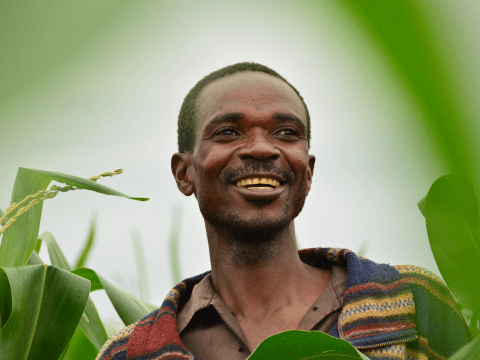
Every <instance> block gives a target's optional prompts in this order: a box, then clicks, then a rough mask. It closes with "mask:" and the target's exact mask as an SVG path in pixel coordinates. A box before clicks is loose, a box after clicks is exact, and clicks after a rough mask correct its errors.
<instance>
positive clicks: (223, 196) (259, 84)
mask: <svg viewBox="0 0 480 360" xmlns="http://www.w3.org/2000/svg"><path fill="white" fill-rule="evenodd" d="M306 126H307V124H306V111H305V108H304V106H303V104H302V102H301V100H300V99H299V97H298V96H297V94H296V93H295V92H294V91H293V89H292V88H290V86H288V85H287V84H286V83H285V82H283V81H282V80H280V79H278V78H276V77H273V76H270V75H268V74H265V73H262V72H251V71H249V72H240V73H236V74H234V75H230V76H227V77H224V78H221V79H219V80H216V81H214V82H213V83H211V84H209V85H208V86H207V87H205V88H204V89H203V91H202V92H201V93H200V96H199V97H198V100H197V133H196V142H195V150H194V153H193V156H192V165H193V168H191V169H190V171H191V177H192V178H193V181H194V192H195V195H196V197H197V200H198V203H199V206H200V210H201V212H202V214H203V216H204V218H205V220H206V221H208V222H210V223H211V224H214V225H215V224H216V225H221V226H228V227H229V228H231V229H236V230H238V231H242V232H246V233H258V234H262V233H263V234H267V233H270V232H272V231H278V230H279V229H280V228H283V227H285V226H287V225H289V224H290V222H291V221H292V220H293V219H294V218H295V217H296V216H297V215H298V214H299V213H300V211H301V210H302V208H303V205H304V201H305V197H306V196H307V194H308V192H309V190H310V185H311V182H312V175H313V167H314V163H315V157H314V156H313V155H310V156H309V154H308V144H307V135H306Z"/></svg>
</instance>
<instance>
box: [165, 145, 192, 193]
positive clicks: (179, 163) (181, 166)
mask: <svg viewBox="0 0 480 360" xmlns="http://www.w3.org/2000/svg"><path fill="white" fill-rule="evenodd" d="M171 166H172V174H173V177H174V178H175V181H176V183H177V187H178V189H179V190H180V191H181V192H182V193H183V194H184V195H185V196H190V195H192V194H193V191H194V190H195V185H194V181H193V179H192V174H191V171H192V170H191V167H192V154H191V153H190V152H186V153H175V154H173V156H172V163H171Z"/></svg>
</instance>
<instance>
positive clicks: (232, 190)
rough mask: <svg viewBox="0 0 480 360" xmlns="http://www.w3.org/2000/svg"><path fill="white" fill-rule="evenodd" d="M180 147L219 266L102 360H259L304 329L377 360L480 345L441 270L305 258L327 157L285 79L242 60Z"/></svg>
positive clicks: (197, 101) (175, 162) (201, 90)
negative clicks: (304, 221)
mask: <svg viewBox="0 0 480 360" xmlns="http://www.w3.org/2000/svg"><path fill="white" fill-rule="evenodd" d="M178 143H179V152H178V153H176V154H174V155H173V157H172V162H171V165H172V173H173V175H174V177H175V181H176V183H177V186H178V189H179V190H180V191H181V192H182V193H183V194H184V195H186V196H190V195H192V194H194V195H195V197H196V199H197V201H198V204H199V207H200V210H201V213H202V215H203V217H204V220H205V228H206V232H207V238H208V246H209V252H210V261H211V265H212V270H211V271H207V272H205V273H203V274H201V275H198V276H195V277H192V278H189V279H185V280H184V281H182V282H181V283H179V284H178V285H177V286H175V288H174V289H172V290H171V292H170V293H169V295H168V296H167V298H166V299H165V301H164V302H163V304H162V307H161V308H159V309H157V310H156V311H155V312H153V313H151V314H149V315H148V316H146V317H144V318H143V319H141V320H140V321H138V322H137V323H135V324H131V325H130V326H128V327H127V328H125V329H124V330H122V331H121V332H119V333H117V334H116V335H114V336H113V337H112V338H111V339H110V340H109V341H108V342H107V343H106V344H105V345H104V347H103V348H102V350H101V351H100V354H99V356H98V357H97V359H102V360H103V359H105V360H109V359H115V360H120V359H167V358H168V359H193V358H195V359H201V360H203V359H205V360H206V359H209V360H213V359H246V358H247V357H248V356H249V355H250V354H251V353H252V352H253V351H254V350H255V349H256V348H257V346H258V345H259V344H260V343H261V342H262V341H263V340H265V339H266V338H267V337H269V336H271V335H274V334H277V333H279V332H283V331H287V330H292V329H300V330H312V331H323V332H325V333H328V334H330V335H332V336H335V337H338V338H342V339H345V340H347V341H349V342H350V343H352V344H353V345H354V346H355V347H357V348H358V349H359V350H360V351H362V352H363V353H364V354H365V355H367V356H368V357H370V358H372V359H407V358H408V359H410V358H411V359H427V358H432V359H446V358H448V357H449V356H450V355H451V354H452V353H454V352H455V351H456V350H457V349H459V348H460V347H461V346H463V345H464V344H466V343H467V342H468V341H469V340H471V335H470V333H469V331H468V328H467V326H466V324H465V321H464V320H463V318H462V316H461V313H460V312H459V310H458V309H457V308H456V306H455V301H454V300H453V298H452V296H451V294H450V292H449V290H448V289H447V287H446V285H445V284H444V283H443V282H442V281H441V280H440V279H439V278H438V277H437V276H435V275H434V274H433V273H431V272H429V271H428V270H425V269H422V268H419V267H415V266H397V267H392V266H389V265H386V264H376V263H374V262H372V261H369V260H367V259H364V258H359V257H357V256H356V255H355V254H354V253H353V252H351V251H350V250H346V249H329V248H316V249H303V250H300V251H299V250H297V248H296V240H295V227H294V219H295V217H296V216H297V215H298V214H299V213H300V211H301V210H302V208H303V205H304V202H305V198H306V197H307V195H308V193H309V191H310V188H311V185H312V178H313V172H314V166H315V157H314V156H313V155H309V144H310V116H309V113H308V109H307V106H306V104H305V102H304V101H303V99H302V97H301V96H300V94H299V92H298V91H297V90H296V89H295V88H294V87H293V86H292V85H291V84H290V83H288V82H287V81H286V80H285V79H284V78H283V77H281V76H280V75H279V74H277V73H276V72H274V71H273V70H271V69H269V68H267V67H265V66H262V65H259V64H255V63H240V64H235V65H232V66H228V67H226V68H223V69H220V70H218V71H216V72H213V73H212V74H210V75H208V76H206V77H205V78H204V79H202V80H201V81H200V82H199V83H197V85H196V86H195V87H194V88H193V89H192V90H191V91H190V93H189V94H188V95H187V97H186V98H185V100H184V103H183V105H182V109H181V111H180V115H179V120H178Z"/></svg>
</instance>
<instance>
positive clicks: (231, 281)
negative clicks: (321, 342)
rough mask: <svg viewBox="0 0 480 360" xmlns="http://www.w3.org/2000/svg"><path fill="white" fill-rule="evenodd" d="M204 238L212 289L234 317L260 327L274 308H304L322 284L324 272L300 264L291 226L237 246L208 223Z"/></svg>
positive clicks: (226, 235)
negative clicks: (207, 249)
mask: <svg viewBox="0 0 480 360" xmlns="http://www.w3.org/2000/svg"><path fill="white" fill-rule="evenodd" d="M207 236H208V241H209V249H210V262H211V265H212V283H213V287H214V289H215V292H217V294H218V295H219V296H220V297H221V298H222V300H223V301H224V302H225V304H226V305H227V306H228V308H229V309H230V310H231V311H232V312H233V313H234V315H235V316H236V317H237V318H242V319H244V320H245V321H248V322H251V323H262V322H264V321H268V319H269V318H271V317H274V316H275V315H276V312H277V311H279V309H283V308H285V307H289V306H304V307H308V306H310V305H311V304H312V303H313V302H314V301H315V300H316V298H317V297H318V296H319V292H318V291H320V292H321V291H323V288H325V286H326V284H328V280H329V275H330V273H329V272H327V271H323V270H320V269H318V268H315V267H312V266H310V265H307V264H305V263H303V262H302V261H301V260H300V257H299V255H298V250H297V247H296V240H295V230H294V226H293V222H292V224H291V225H290V226H288V227H287V228H285V229H284V230H282V231H280V232H278V233H277V234H275V235H274V236H272V237H271V238H266V237H265V236H262V237H259V242H258V243H255V242H250V243H249V244H248V243H247V244H242V242H241V239H240V240H239V239H234V238H233V237H234V236H235V235H234V234H230V233H229V232H228V231H226V230H222V231H218V229H216V228H213V227H212V226H209V225H208V224H207ZM326 278H328V280H326ZM325 280H326V282H325ZM323 285H325V286H323ZM320 287H323V288H322V289H320ZM312 289H319V290H318V291H315V290H313V291H312Z"/></svg>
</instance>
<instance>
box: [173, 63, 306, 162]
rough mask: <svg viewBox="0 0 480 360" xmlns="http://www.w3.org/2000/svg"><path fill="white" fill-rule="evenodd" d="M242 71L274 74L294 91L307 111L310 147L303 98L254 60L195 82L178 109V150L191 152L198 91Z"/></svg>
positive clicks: (195, 122)
mask: <svg viewBox="0 0 480 360" xmlns="http://www.w3.org/2000/svg"><path fill="white" fill-rule="evenodd" d="M242 71H260V72H264V73H266V74H269V75H272V76H275V77H277V78H279V79H281V80H283V81H285V82H286V83H287V84H288V85H289V86H290V87H291V88H292V89H293V91H295V93H296V94H297V95H298V97H299V98H300V100H301V101H302V103H303V106H304V107H305V111H306V113H307V142H308V147H309V148H310V114H309V113H308V108H307V104H305V101H304V100H303V98H302V96H301V95H300V93H299V92H298V90H297V89H295V87H294V86H293V85H292V84H290V83H289V82H288V81H287V80H285V79H284V78H283V77H282V76H281V75H280V74H278V73H277V72H276V71H274V70H272V69H270V68H268V67H266V66H264V65H261V64H257V63H254V62H242V63H237V64H233V65H229V66H226V67H224V68H221V69H220V70H216V71H214V72H212V73H210V74H208V75H207V76H205V77H204V78H203V79H202V80H200V81H199V82H197V84H196V85H195V86H194V87H193V88H192V89H191V90H190V91H189V92H188V94H187V96H186V97H185V99H184V100H183V104H182V108H181V109H180V114H179V115H178V130H177V131H178V151H179V152H181V153H185V152H187V151H189V152H191V153H193V149H194V148H195V132H196V129H197V121H196V118H197V111H196V110H197V106H196V105H197V98H198V95H199V94H200V92H201V91H202V90H203V88H205V86H207V85H208V84H210V83H212V82H214V81H215V80H218V79H220V78H223V77H225V76H229V75H233V74H235V73H238V72H242Z"/></svg>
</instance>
